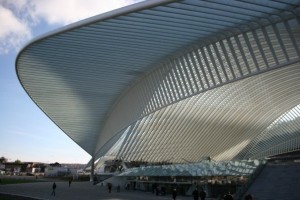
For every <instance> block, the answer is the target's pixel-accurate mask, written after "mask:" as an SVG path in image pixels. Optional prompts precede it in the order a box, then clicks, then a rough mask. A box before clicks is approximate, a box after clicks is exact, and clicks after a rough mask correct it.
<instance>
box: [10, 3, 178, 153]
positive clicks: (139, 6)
mask: <svg viewBox="0 0 300 200" xmlns="http://www.w3.org/2000/svg"><path fill="white" fill-rule="evenodd" d="M174 1H177V0H151V1H149V0H144V1H142V2H139V3H134V4H131V5H128V6H125V7H121V8H118V9H115V10H111V11H108V12H105V13H102V14H99V15H96V16H93V17H89V18H86V19H83V20H81V21H78V22H74V23H71V24H69V25H66V26H63V27H61V28H58V29H55V30H52V31H49V32H46V33H44V34H42V35H40V36H37V37H35V38H33V39H31V40H30V41H29V42H27V43H26V44H25V45H24V46H23V47H22V48H21V49H20V50H19V52H18V53H17V56H16V59H15V71H16V74H17V78H18V80H19V82H20V84H21V86H22V87H23V89H24V90H25V92H26V94H27V95H28V96H29V98H30V99H31V100H32V101H33V102H34V103H35V105H37V107H38V108H39V109H40V110H41V111H42V112H43V113H44V114H45V115H46V116H47V117H48V118H49V119H50V121H52V122H53V123H54V124H55V125H56V126H57V127H58V128H59V129H60V130H61V131H62V132H64V131H63V130H62V129H61V128H60V127H59V126H58V125H57V124H56V123H55V122H54V121H53V120H52V119H51V118H50V116H48V115H47V113H45V112H44V111H43V109H42V108H41V107H40V106H39V105H38V104H36V102H35V101H34V99H33V98H32V97H31V96H30V95H29V93H28V92H27V90H26V89H25V88H24V85H23V83H22V81H21V79H20V76H19V73H18V65H17V63H18V60H19V57H20V56H21V54H22V53H23V52H24V51H25V50H26V49H27V48H29V47H30V46H32V45H34V44H35V43H37V42H39V41H41V40H43V39H46V38H48V37H51V36H54V35H57V34H61V33H64V32H67V31H70V30H72V29H76V28H79V27H82V26H85V25H88V24H92V23H95V22H100V21H104V20H107V19H112V18H114V17H117V16H121V15H125V14H128V13H132V12H135V11H139V10H143V9H147V8H151V7H155V6H159V5H163V4H167V3H170V2H174ZM66 135H67V134H66ZM67 136H68V137H69V138H70V139H71V140H72V141H74V140H73V139H72V138H71V137H70V136H69V135H67ZM74 142H75V143H76V144H77V145H78V146H79V147H80V148H81V149H83V148H82V147H81V146H80V145H79V144H78V143H77V142H76V141H74ZM83 150H84V151H85V152H87V151H86V150H85V149H83ZM87 153H88V154H90V152H87ZM90 155H91V154H90ZM91 156H93V155H91Z"/></svg>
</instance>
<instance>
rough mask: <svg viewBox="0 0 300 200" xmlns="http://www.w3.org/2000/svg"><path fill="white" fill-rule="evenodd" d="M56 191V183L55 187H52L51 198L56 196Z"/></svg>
mask: <svg viewBox="0 0 300 200" xmlns="http://www.w3.org/2000/svg"><path fill="white" fill-rule="evenodd" d="M55 189H56V183H55V182H54V183H53V185H52V193H51V196H52V195H53V196H55Z"/></svg>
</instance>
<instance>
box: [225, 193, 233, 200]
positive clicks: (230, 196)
mask: <svg viewBox="0 0 300 200" xmlns="http://www.w3.org/2000/svg"><path fill="white" fill-rule="evenodd" d="M224 200H233V196H232V195H231V194H230V192H228V193H227V194H225V196H224Z"/></svg>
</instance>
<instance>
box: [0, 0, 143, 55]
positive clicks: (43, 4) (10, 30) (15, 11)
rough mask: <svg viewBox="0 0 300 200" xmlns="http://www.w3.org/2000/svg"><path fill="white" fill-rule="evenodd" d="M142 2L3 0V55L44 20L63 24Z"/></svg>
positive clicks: (0, 10) (0, 6) (0, 28)
mask: <svg viewBox="0 0 300 200" xmlns="http://www.w3.org/2000/svg"><path fill="white" fill-rule="evenodd" d="M139 1H141V0H114V1H107V0H63V1H62V0H50V1H49V0H0V19H1V20H0V54H5V53H8V52H9V51H11V50H15V51H16V50H18V49H19V48H20V47H21V46H22V45H24V43H25V42H27V41H28V40H29V39H31V38H32V35H34V34H33V33H32V29H33V28H34V27H35V26H38V25H39V24H40V23H42V22H46V23H47V24H50V25H53V24H54V25H57V26H60V25H61V26H62V25H66V24H70V23H72V22H76V21H79V20H82V19H85V18H88V17H92V16H95V15H98V14H101V13H104V12H107V11H110V10H113V9H117V8H120V7H124V6H126V5H129V4H133V3H136V2H139ZM45 31H48V30H45Z"/></svg>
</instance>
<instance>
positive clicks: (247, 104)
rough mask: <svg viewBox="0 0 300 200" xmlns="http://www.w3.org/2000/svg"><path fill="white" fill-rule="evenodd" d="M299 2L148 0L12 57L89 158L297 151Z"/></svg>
mask: <svg viewBox="0 0 300 200" xmlns="http://www.w3.org/2000/svg"><path fill="white" fill-rule="evenodd" d="M299 5H300V1H290V2H285V1H239V2H237V1H221V0H220V1H209V2H207V1H198V0H197V1H195V0H185V1H178V2H173V1H146V2H142V3H139V4H136V5H132V6H129V7H125V8H122V9H118V10H115V11H112V12H109V13H105V14H102V15H99V16H95V17H92V18H90V19H87V20H84V21H81V22H78V23H75V24H72V25H70V26H66V27H64V28H63V29H60V30H57V31H55V32H52V33H49V34H46V35H44V36H41V37H40V38H37V39H35V40H34V41H32V42H31V43H30V44H28V45H27V46H26V47H25V48H24V49H22V51H21V52H20V53H19V55H18V57H17V60H16V68H17V74H18V76H19V79H20V82H21V83H22V85H23V87H24V89H25V90H26V91H27V93H28V95H29V96H30V97H31V98H32V100H33V101H34V102H35V103H36V104H37V105H38V106H39V107H40V108H41V109H42V110H43V112H45V114H46V115H47V116H49V118H50V119H51V120H53V122H54V123H55V124H56V125H57V126H58V127H60V128H61V129H62V130H63V131H64V132H65V133H66V134H67V135H68V136H69V137H70V138H71V139H73V140H74V141H75V142H76V143H77V144H78V145H79V146H81V147H82V148H83V149H84V150H86V151H87V152H88V153H89V154H91V155H92V156H94V157H96V158H99V157H100V156H103V155H105V154H107V153H109V154H111V155H114V156H117V157H118V158H122V159H126V160H144V161H151V162H160V161H167V160H168V161H171V162H186V161H187V160H188V161H189V162H196V161H199V160H201V158H202V157H205V156H210V157H212V158H213V159H215V160H231V159H244V158H261V157H265V156H269V155H274V154H278V153H283V152H288V151H293V150H295V149H299V146H300V140H299V139H300V136H299V130H300V123H299V122H300V119H299V116H300V112H299V110H300V109H299V104H300V90H299V86H300V79H299V77H300V66H299V59H300V53H299V46H300V29H299V24H300V20H299Z"/></svg>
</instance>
